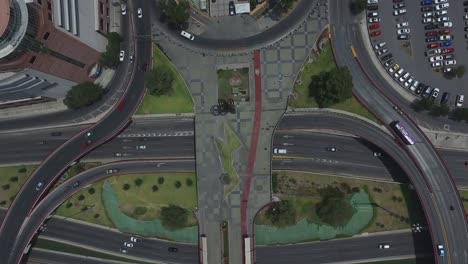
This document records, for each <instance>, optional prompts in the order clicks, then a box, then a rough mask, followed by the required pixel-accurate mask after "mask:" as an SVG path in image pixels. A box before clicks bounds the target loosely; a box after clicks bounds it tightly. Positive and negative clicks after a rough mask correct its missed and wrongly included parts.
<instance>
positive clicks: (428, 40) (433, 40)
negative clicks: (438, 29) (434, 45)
mask: <svg viewBox="0 0 468 264" xmlns="http://www.w3.org/2000/svg"><path fill="white" fill-rule="evenodd" d="M437 40H438V39H437V37H435V36H432V37H428V38H426V42H435V41H437Z"/></svg>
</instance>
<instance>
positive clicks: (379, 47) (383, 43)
mask: <svg viewBox="0 0 468 264" xmlns="http://www.w3.org/2000/svg"><path fill="white" fill-rule="evenodd" d="M385 45H387V43H386V42H385V41H384V42H380V43H379V44H375V45H374V49H376V50H378V49H381V48H383V47H385Z"/></svg>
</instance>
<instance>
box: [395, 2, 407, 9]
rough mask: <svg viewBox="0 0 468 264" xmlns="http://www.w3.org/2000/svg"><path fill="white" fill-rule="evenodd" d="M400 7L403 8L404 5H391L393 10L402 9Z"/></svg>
mask: <svg viewBox="0 0 468 264" xmlns="http://www.w3.org/2000/svg"><path fill="white" fill-rule="evenodd" d="M402 7H405V4H404V3H399V4H394V5H393V9H398V8H402Z"/></svg>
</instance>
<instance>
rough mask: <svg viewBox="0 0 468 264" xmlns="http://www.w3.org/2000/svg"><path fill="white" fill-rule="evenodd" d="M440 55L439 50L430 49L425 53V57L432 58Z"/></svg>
mask: <svg viewBox="0 0 468 264" xmlns="http://www.w3.org/2000/svg"><path fill="white" fill-rule="evenodd" d="M437 54H440V49H431V50H428V51H426V56H434V55H437Z"/></svg>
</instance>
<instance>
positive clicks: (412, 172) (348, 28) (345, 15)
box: [0, 0, 468, 263]
mask: <svg viewBox="0 0 468 264" xmlns="http://www.w3.org/2000/svg"><path fill="white" fill-rule="evenodd" d="M304 2H305V3H309V4H304V8H302V11H301V14H302V15H304V14H305V15H307V12H310V9H308V8H310V7H312V3H311V2H312V1H310V2H309V1H302V2H301V3H304ZM132 3H134V4H135V5H143V4H142V1H134V2H132ZM297 12H299V11H297ZM298 15H299V14H298ZM146 17H147V16H145V19H143V20H139V21H138V20H136V21H135V22H133V21H132V19H131V18H132V17H131V16H127V19H129V21H126V24H128V25H129V28H128V29H126V30H127V32H128V36H129V37H128V38H127V42H126V43H125V48H126V49H127V52H129V51H130V49H133V50H134V52H135V62H134V64H133V65H132V64H126V66H125V67H126V68H124V72H126V73H128V74H122V76H125V80H123V81H122V82H123V83H128V88H127V90H126V92H125V93H124V95H123V98H122V100H125V102H126V106H125V107H124V108H123V109H122V110H121V111H112V112H110V113H109V114H108V115H107V116H106V117H105V118H103V119H102V120H101V121H100V122H99V123H97V124H95V125H93V126H92V127H91V128H85V127H77V128H75V129H77V130H78V129H81V130H80V132H79V133H77V134H75V133H76V132H77V130H74V131H69V132H67V133H70V134H69V136H66V135H67V134H66V133H64V134H63V138H57V140H56V139H50V136H45V139H42V140H39V142H38V143H36V145H30V146H34V147H32V148H33V149H34V148H35V147H36V146H37V149H38V153H37V154H34V155H30V156H26V157H25V162H34V161H37V160H42V159H44V158H46V157H47V158H46V159H45V161H43V163H42V164H41V165H40V166H39V168H38V169H37V170H36V171H35V172H34V174H33V176H31V177H30V179H32V180H29V181H27V182H26V183H25V185H24V186H23V188H22V190H21V191H20V193H19V194H18V196H17V198H16V199H15V201H14V203H13V204H12V206H11V207H10V210H9V211H8V213H7V216H6V217H5V219H4V220H3V221H2V226H1V229H0V240H1V241H2V250H1V251H0V259H3V260H7V259H8V257H11V259H10V260H9V261H7V263H10V262H11V263H16V262H17V259H16V258H17V257H18V256H19V255H15V254H10V251H14V252H18V253H19V254H21V252H22V250H23V248H24V246H26V245H27V243H28V242H29V238H30V237H31V236H32V235H33V234H34V233H35V232H36V229H37V228H38V227H39V225H40V224H41V223H42V220H39V218H40V217H46V216H47V215H48V214H45V215H42V214H41V211H39V210H38V211H36V210H35V211H34V212H38V213H37V214H39V215H40V217H39V216H38V218H37V219H35V218H34V217H31V218H30V219H29V220H28V221H31V223H30V224H28V225H26V227H24V226H23V228H22V225H24V223H23V222H21V221H17V219H26V216H28V215H29V214H30V212H31V209H32V208H33V207H34V206H35V205H36V204H37V202H38V200H39V199H40V198H41V197H42V195H43V194H44V193H45V191H46V190H47V188H48V187H49V186H50V185H52V182H54V180H55V179H56V178H58V177H59V176H60V175H61V174H62V173H63V172H64V171H65V169H66V168H68V165H69V164H71V163H72V162H73V161H76V160H79V159H80V158H82V157H84V156H85V155H86V154H87V153H88V152H90V151H91V150H92V149H93V148H96V147H98V146H99V145H101V144H103V143H105V142H106V141H108V140H110V139H111V138H112V137H114V136H115V135H117V134H118V133H119V132H120V131H121V130H123V129H124V128H125V127H126V126H127V125H129V123H130V117H131V115H132V113H133V112H134V111H135V109H136V107H137V105H138V103H139V101H140V99H141V97H142V95H143V93H144V85H143V74H142V72H140V71H138V70H136V69H135V68H136V65H137V64H139V63H141V62H142V61H145V60H147V58H149V57H150V55H149V54H150V48H149V47H150V45H149V44H150V42H149V40H148V39H146V38H138V37H137V36H139V35H148V33H149V32H150V26H149V25H150V24H151V23H149V21H145V20H147V19H146ZM301 17H302V16H297V17H296V21H294V20H292V19H291V21H289V20H288V21H289V22H288V23H289V24H286V23H284V24H282V23H280V24H278V26H282V27H284V28H288V27H293V25H297V24H298V23H297V21H298V20H299V19H300V18H301ZM330 17H331V19H330V23H331V33H332V44H333V47H334V51H335V58H336V61H337V63H338V65H347V66H348V67H349V68H350V71H351V73H352V75H353V80H354V84H355V87H358V88H357V89H355V91H354V94H355V96H356V97H357V98H358V99H359V100H360V101H361V102H362V103H363V104H364V105H365V106H366V107H367V108H368V109H369V110H370V111H371V112H373V113H374V114H375V115H376V116H377V117H378V118H379V119H380V120H382V121H383V123H384V124H388V123H390V122H391V121H393V120H404V121H405V124H406V125H407V126H408V129H409V130H410V132H411V133H412V134H413V135H415V136H416V138H417V139H418V143H417V144H415V145H414V146H410V147H406V146H398V145H396V144H395V143H394V139H393V138H392V137H391V136H390V135H388V134H387V135H386V136H385V135H383V134H382V133H384V132H382V131H381V130H380V129H377V128H375V127H373V126H371V125H369V124H365V122H362V121H357V120H350V119H349V118H347V117H343V116H337V115H331V114H329V113H326V112H320V113H316V114H312V115H308V116H304V115H293V116H291V117H289V119H284V120H283V122H282V123H281V124H280V126H279V129H280V130H281V129H282V127H281V126H282V125H283V126H284V128H287V129H310V128H311V127H304V125H303V124H304V123H307V124H313V128H315V129H317V128H322V129H326V128H328V129H334V130H339V131H344V132H348V133H354V134H356V135H359V136H361V137H363V138H365V139H367V140H369V141H371V142H373V143H374V144H376V145H377V146H378V147H379V148H380V149H384V150H385V151H386V154H388V155H389V156H391V157H392V158H393V159H394V160H395V162H396V163H398V164H399V165H400V167H401V168H402V169H403V170H404V171H405V172H406V174H407V175H408V176H409V177H410V179H411V181H412V183H413V185H415V187H416V189H417V191H418V194H419V196H420V198H421V202H422V204H423V206H424V208H425V212H426V216H427V218H428V220H429V225H430V228H431V238H432V242H433V243H432V246H433V247H435V245H436V244H441V243H442V244H444V245H445V246H446V251H447V256H446V257H445V258H441V257H436V261H437V262H438V263H468V253H467V249H466V246H465V245H467V241H468V237H467V231H466V228H467V227H466V220H465V213H464V210H463V207H462V205H461V202H460V199H459V197H458V196H457V191H456V189H455V185H454V183H453V182H452V180H451V178H450V177H451V176H450V173H449V172H448V171H447V169H446V166H445V165H444V164H443V161H441V159H440V158H439V156H438V154H437V152H436V150H435V149H434V148H433V147H432V145H431V144H430V142H429V141H428V140H427V138H426V137H425V136H424V135H423V134H422V132H421V131H420V130H419V129H418V128H417V126H416V125H415V123H414V122H413V121H412V120H411V119H409V117H407V116H406V115H403V116H401V115H400V114H398V113H397V112H395V111H394V110H393V105H395V104H396V103H395V102H397V104H398V105H399V106H400V103H401V101H399V99H397V100H394V98H393V95H391V94H390V95H389V94H387V93H385V96H389V97H390V98H389V99H387V98H386V97H384V96H382V95H383V94H382V93H381V91H380V90H378V89H385V87H387V86H388V84H386V83H385V81H384V80H382V78H381V77H380V76H379V75H378V73H375V72H372V69H367V68H365V66H363V65H372V64H368V62H369V60H370V59H369V58H367V57H366V56H367V55H366V54H367V53H366V51H365V48H364V45H363V44H362V39H360V37H359V36H360V34H358V33H357V31H356V30H357V29H356V21H354V18H353V17H351V16H350V14H349V12H348V10H347V9H343V8H340V4H339V1H336V0H332V1H330ZM148 20H149V19H148ZM130 32H132V33H130ZM133 32H134V33H133ZM277 32H280V33H281V34H283V35H284V32H283V31H281V30H277ZM258 38H259V39H263V42H261V43H264V42H265V41H266V40H265V38H267V37H266V36H265V34H263V35H262V34H261V35H260V36H258ZM200 39H201V41H200V43H198V44H199V45H200V48H205V49H206V48H207V46H206V43H208V42H209V43H211V44H210V45H214V46H218V47H219V43H220V42H217V43H216V42H215V44H213V42H214V41H207V40H203V39H202V38H200ZM272 39H277V36H275V38H272ZM252 43H255V37H253V38H251V39H249V41H246V40H244V44H245V46H243V45H242V44H241V42H239V43H237V44H236V45H237V47H241V48H246V47H252V46H254V45H253V44H252ZM259 43H260V42H259ZM194 44H197V43H194ZM351 46H353V48H354V49H355V50H356V51H357V54H358V59H356V58H354V57H353V56H352V53H351ZM225 47H228V46H225ZM371 68H372V67H371ZM389 90H391V89H389ZM400 107H401V106H400ZM403 109H405V107H403ZM327 115H328V116H327ZM332 118H335V120H336V122H333V123H332V124H331V123H330V119H332ZM307 119H308V121H309V122H304V120H307ZM188 122H191V121H188ZM356 122H357V123H359V124H360V126H355V124H356ZM10 124H11V123H10ZM91 130H92V131H93V136H92V143H91V145H90V146H87V147H86V148H83V146H82V145H83V142H84V141H85V139H84V133H85V132H88V131H91ZM183 131H188V130H185V129H184V130H183ZM178 132H180V131H178ZM47 133H49V132H47ZM25 135H27V133H26V134H25ZM49 135H50V134H49ZM71 135H74V136H71ZM20 136H21V135H20ZM70 136H71V139H70V140H68V141H66V142H64V140H65V139H68V138H70ZM278 136H279V137H280V136H284V135H281V134H279V135H278ZM301 136H302V135H301V134H296V135H295V136H294V137H295V139H293V138H289V139H288V142H287V143H289V144H294V145H296V144H297V143H291V142H295V140H299V142H302V141H300V140H301ZM317 137H319V136H317ZM130 138H132V137H130ZM130 138H125V137H121V138H116V139H114V140H113V141H112V143H110V144H106V145H105V146H103V147H101V148H98V149H96V154H94V155H95V158H96V159H101V158H103V159H112V153H116V152H117V151H119V150H127V149H126V148H125V147H127V146H126V145H129V146H128V147H130V148H129V149H128V153H129V154H132V155H134V157H136V158H139V157H141V156H143V157H146V155H148V154H149V155H150V156H151V157H152V158H154V157H160V158H163V157H168V156H170V157H172V156H174V157H177V156H178V155H180V154H185V155H186V153H188V152H189V151H190V150H192V152H191V153H193V138H192V137H191V136H177V137H159V139H157V140H154V139H151V140H148V141H144V139H141V141H140V142H145V144H148V145H150V148H154V149H155V150H156V149H158V148H159V147H161V146H165V144H171V146H173V145H174V146H176V147H174V150H173V149H171V150H169V149H166V150H167V152H166V153H161V152H158V151H154V152H148V153H138V152H135V151H133V149H132V146H133V145H134V143H136V142H133V141H128V140H129V139H130ZM140 138H141V137H139V139H138V140H140ZM143 138H144V137H143ZM174 138H177V139H176V140H174ZM283 138H284V137H283ZM20 139H21V137H19V138H18V141H17V142H18V145H17V146H20V145H21V144H25V143H22V141H21V140H20ZM23 139H24V138H23ZM60 139H61V140H62V141H60ZM180 139H182V140H180ZM28 140H29V139H28ZM34 140H35V141H37V139H34ZM44 140H45V142H44ZM124 140H127V141H124ZM130 140H132V139H130ZM171 140H172V141H171ZM185 140H186V141H185ZM302 140H304V141H305V139H302ZM278 141H279V142H280V143H279V144H282V143H285V142H282V143H281V140H278ZM2 142H4V141H3V140H2ZM8 142H10V141H8ZM26 142H28V141H26ZM190 142H192V145H190ZM275 142H276V141H275ZM129 143H130V144H129ZM10 144H11V143H10ZM107 145H109V146H107ZM303 146H304V145H303V144H300V146H299V147H297V149H294V148H292V147H293V146H291V149H294V150H292V153H294V152H296V153H297V154H299V155H304V154H306V152H307V150H306V148H305V147H303ZM8 147H10V145H8ZM8 147H7V148H8ZM54 148H56V150H55V151H54V152H53V153H50V151H52V150H53V149H54ZM371 148H373V147H371ZM401 148H403V149H404V150H405V152H401ZM131 149H132V151H130V150H131ZM343 149H344V150H345V152H344V153H346V148H345V147H344V148H343ZM2 151H5V150H2ZM14 151H15V152H18V149H15V150H14ZM29 151H30V152H33V151H32V150H31V149H29ZM122 152H123V151H122ZM322 152H323V151H322ZM310 153H311V154H310V155H311V158H314V156H313V155H322V154H323V155H326V154H324V153H320V151H317V152H310ZM369 153H372V149H370V150H369ZM447 153H449V154H447V156H449V157H451V158H450V159H451V161H450V162H452V158H453V157H456V159H457V160H456V161H453V162H455V163H456V164H455V165H453V166H454V168H455V169H454V171H455V172H454V171H452V175H453V176H454V178H455V180H456V181H457V182H459V181H460V182H463V177H462V176H457V175H458V173H459V174H460V175H462V173H463V172H462V171H463V169H462V168H461V166H463V164H462V162H460V161H459V160H463V158H461V156H462V154H459V153H455V152H451V151H448V152H447ZM49 154H50V155H49ZM109 154H111V155H109ZM352 154H353V153H352V152H350V153H349V156H348V158H349V161H348V163H344V162H343V167H342V169H343V173H344V174H345V173H346V170H359V169H360V168H361V170H362V171H367V172H368V174H370V173H369V171H371V172H372V174H374V172H378V171H379V170H381V168H383V166H382V165H377V166H376V165H369V166H363V165H367V163H364V164H362V165H359V166H358V165H355V162H358V161H359V162H360V163H361V162H362V161H364V159H365V158H363V157H360V158H359V159H363V160H356V157H354V156H355V155H352ZM48 155H49V156H48ZM304 156H305V155H304ZM363 156H364V155H363ZM2 157H3V155H2ZM90 158H94V157H92V156H90ZM369 158H375V157H373V156H370V155H369ZM17 159H18V158H16V159H15V158H6V160H4V162H5V163H12V162H14V161H15V160H17ZM28 159H29V160H28ZM293 160H294V161H292V162H294V163H299V164H300V163H301V162H300V161H298V160H295V159H293ZM329 160H332V161H333V157H330V159H329ZM408 161H412V162H408ZM148 162H149V163H151V162H150V161H148ZM379 162H380V161H379ZM379 162H376V164H377V163H379ZM279 163H280V165H279V166H285V167H287V166H288V165H287V164H290V163H291V159H285V160H282V161H279ZM371 163H372V162H371ZM380 163H381V162H380ZM276 164H278V161H276V160H275V161H274V162H273V165H276ZM307 164H308V165H307ZM307 164H306V163H303V165H304V167H306V168H307V167H308V166H310V163H307ZM315 165H317V166H318V167H320V166H321V165H323V164H321V165H318V164H315ZM448 165H450V166H449V168H450V170H452V165H451V164H449V163H448ZM105 166H106V165H105ZM110 166H111V165H110ZM153 166H154V165H153ZM323 166H326V165H323ZM295 167H297V166H295ZM314 167H316V166H314ZM337 167H338V168H339V166H337ZM178 168H179V167H178ZM179 169H180V168H179ZM373 170H375V171H373ZM90 171H91V172H92V170H90ZM339 173H340V172H339ZM365 173H366V172H364V173H363V175H364V176H367V175H365ZM101 174H102V171H101ZM101 174H100V173H97V174H96V175H101ZM83 175H84V176H83ZM90 175H91V174H90ZM90 175H87V174H82V175H80V176H83V177H86V176H90ZM381 175H385V173H382V174H381ZM39 180H42V181H45V182H46V188H44V189H42V191H41V192H38V193H32V192H31V191H30V190H32V189H33V188H34V187H35V185H36V184H37V181H39ZM66 186H67V185H66V184H65V185H63V188H66ZM62 194H64V193H62ZM48 198H49V195H48V196H46V198H45V199H44V201H47V199H48ZM62 198H63V197H61V198H60V199H62ZM60 199H59V198H57V201H55V202H56V203H57V202H58V203H59V202H60V201H62V200H60ZM50 200H53V199H50ZM448 205H451V206H453V207H454V209H453V210H448ZM41 206H43V207H44V208H43V210H45V211H47V210H50V207H49V206H47V203H42V202H41V203H40V205H39V206H38V207H37V209H40V208H41ZM46 209H47V210H46ZM9 214H12V215H9ZM33 214H34V213H33ZM5 227H8V228H5ZM20 230H21V232H20ZM17 234H29V235H24V236H23V237H22V239H23V240H16V239H15V237H16V236H17ZM337 241H339V240H337ZM326 243H329V242H326ZM330 243H333V241H330ZM335 243H346V242H335ZM369 243H371V242H369ZM374 243H375V242H374ZM319 244H320V243H319ZM363 244H364V245H365V243H364V242H363ZM416 244H418V243H416ZM15 245H17V246H15ZM20 245H21V246H20ZM325 245H326V244H325ZM403 248H404V249H408V247H402V250H403ZM275 251H276V252H280V251H279V250H273V251H272V252H271V253H269V254H266V255H263V256H265V258H267V256H268V258H272V259H271V260H268V261H266V262H263V263H273V260H278V259H279V258H273V256H275V255H274V254H273V253H274V252H275ZM322 251H325V249H322V250H321V252H322ZM375 251H377V252H379V251H378V250H375ZM433 251H434V252H435V249H433ZM288 252H289V251H288ZM329 254H331V253H329ZM335 254H336V252H335ZM349 257H350V258H352V257H351V256H349ZM257 258H258V263H262V262H260V261H261V259H262V253H261V250H260V248H258V249H257ZM317 261H321V260H317ZM278 263H281V262H278Z"/></svg>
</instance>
